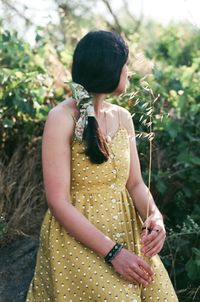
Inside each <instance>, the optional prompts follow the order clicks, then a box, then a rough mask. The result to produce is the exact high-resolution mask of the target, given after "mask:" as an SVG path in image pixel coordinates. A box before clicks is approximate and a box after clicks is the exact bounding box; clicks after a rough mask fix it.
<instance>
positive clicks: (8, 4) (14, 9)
mask: <svg viewBox="0 0 200 302" xmlns="http://www.w3.org/2000/svg"><path fill="white" fill-rule="evenodd" d="M2 4H3V5H5V6H7V7H8V8H9V9H10V10H11V11H14V12H15V13H16V14H17V15H18V16H19V17H20V18H22V19H24V20H25V22H26V24H28V25H35V24H34V23H33V22H32V21H30V19H28V18H27V17H26V16H25V15H24V14H23V13H22V12H20V11H19V10H18V9H17V8H16V7H15V6H14V5H13V4H11V2H10V1H8V0H4V1H3V3H2ZM24 8H26V6H24Z"/></svg>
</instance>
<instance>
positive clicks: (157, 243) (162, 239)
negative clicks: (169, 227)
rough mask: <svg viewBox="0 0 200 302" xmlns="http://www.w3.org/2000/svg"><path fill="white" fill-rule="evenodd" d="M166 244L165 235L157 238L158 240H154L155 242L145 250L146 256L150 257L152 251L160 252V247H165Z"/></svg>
mask: <svg viewBox="0 0 200 302" xmlns="http://www.w3.org/2000/svg"><path fill="white" fill-rule="evenodd" d="M164 242H165V235H162V237H159V238H157V239H156V240H154V242H152V243H150V244H149V245H148V246H146V247H145V248H144V251H143V253H144V255H145V256H148V255H149V252H151V251H152V250H158V248H159V247H160V246H163V245H164Z"/></svg>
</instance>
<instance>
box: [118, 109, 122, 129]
mask: <svg viewBox="0 0 200 302" xmlns="http://www.w3.org/2000/svg"><path fill="white" fill-rule="evenodd" d="M117 111H118V120H119V128H120V127H121V126H122V122H121V113H120V107H118V108H117Z"/></svg>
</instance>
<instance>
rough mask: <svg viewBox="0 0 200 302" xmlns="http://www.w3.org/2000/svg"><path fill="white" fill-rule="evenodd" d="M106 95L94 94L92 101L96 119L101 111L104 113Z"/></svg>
mask: <svg viewBox="0 0 200 302" xmlns="http://www.w3.org/2000/svg"><path fill="white" fill-rule="evenodd" d="M106 96H107V95H106V94H102V93H99V94H95V95H94V98H93V100H92V102H93V104H94V112H95V116H96V117H97V118H98V117H99V115H101V113H102V111H104V106H105V102H104V101H105V99H106Z"/></svg>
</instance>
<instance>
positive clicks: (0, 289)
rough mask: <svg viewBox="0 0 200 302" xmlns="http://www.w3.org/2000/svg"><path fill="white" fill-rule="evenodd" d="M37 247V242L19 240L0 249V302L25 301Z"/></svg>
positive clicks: (27, 239)
mask: <svg viewBox="0 0 200 302" xmlns="http://www.w3.org/2000/svg"><path fill="white" fill-rule="evenodd" d="M37 247H38V241H37V240H34V239H30V238H21V239H18V240H16V241H15V242H13V243H11V244H9V245H8V246H5V247H2V248H1V249H0V302H24V301H25V298H26V293H27V290H28V287H29V284H30V282H31V279H32V276H33V273H34V268H35V262H36V253H37Z"/></svg>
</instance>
